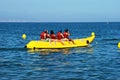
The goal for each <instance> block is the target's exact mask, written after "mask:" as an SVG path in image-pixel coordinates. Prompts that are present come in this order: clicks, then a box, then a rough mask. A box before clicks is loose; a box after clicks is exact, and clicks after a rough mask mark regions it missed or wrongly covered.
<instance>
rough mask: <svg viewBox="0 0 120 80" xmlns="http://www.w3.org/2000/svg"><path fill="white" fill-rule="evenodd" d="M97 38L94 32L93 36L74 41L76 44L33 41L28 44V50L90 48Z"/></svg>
mask: <svg viewBox="0 0 120 80" xmlns="http://www.w3.org/2000/svg"><path fill="white" fill-rule="evenodd" d="M94 38H95V33H94V32H92V33H91V36H89V37H87V38H81V39H73V41H74V43H75V44H73V43H72V42H68V41H63V43H64V45H63V44H61V42H50V41H41V40H32V41H30V42H28V44H26V46H25V47H26V48H28V49H62V48H74V47H85V46H88V45H89V44H90V43H91V42H92V41H93V40H94Z"/></svg>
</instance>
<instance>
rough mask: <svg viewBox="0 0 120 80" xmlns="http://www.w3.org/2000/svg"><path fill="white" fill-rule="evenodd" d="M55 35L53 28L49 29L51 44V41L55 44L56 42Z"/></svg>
mask: <svg viewBox="0 0 120 80" xmlns="http://www.w3.org/2000/svg"><path fill="white" fill-rule="evenodd" d="M56 39H57V38H56V35H55V34H54V31H53V30H51V31H50V40H49V41H50V44H51V42H55V44H56Z"/></svg>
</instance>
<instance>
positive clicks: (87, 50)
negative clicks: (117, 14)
mask: <svg viewBox="0 0 120 80" xmlns="http://www.w3.org/2000/svg"><path fill="white" fill-rule="evenodd" d="M66 28H67V29H69V31H70V33H71V36H70V37H71V38H74V39H76V38H84V37H88V36H90V35H91V32H95V34H96V38H95V40H94V41H93V43H92V44H91V45H89V46H88V47H84V48H72V49H69V50H64V49H63V50H59V51H53V50H52V51H51V50H46V51H42V50H40V51H29V50H27V49H25V48H24V46H25V45H26V44H27V43H28V42H29V41H30V40H39V34H40V32H41V31H43V30H45V29H47V30H49V31H50V30H54V32H55V33H56V32H57V31H59V30H62V31H64V29H66ZM23 33H25V34H26V35H27V38H26V40H23V39H22V38H21V36H22V34H23ZM119 41H120V23H119V22H110V23H104V22H99V23H87V22H86V23H62V22H61V23H57V22H56V23H17V22H16V23H6V22H3V23H2V22H1V23H0V80H120V49H118V47H117V44H118V42H119Z"/></svg>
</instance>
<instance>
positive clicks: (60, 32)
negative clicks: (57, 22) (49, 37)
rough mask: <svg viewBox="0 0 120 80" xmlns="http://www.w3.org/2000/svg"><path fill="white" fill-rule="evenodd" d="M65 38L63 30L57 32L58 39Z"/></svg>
mask: <svg viewBox="0 0 120 80" xmlns="http://www.w3.org/2000/svg"><path fill="white" fill-rule="evenodd" d="M63 38H64V36H63V34H62V31H59V32H58V33H57V39H58V40H61V39H63Z"/></svg>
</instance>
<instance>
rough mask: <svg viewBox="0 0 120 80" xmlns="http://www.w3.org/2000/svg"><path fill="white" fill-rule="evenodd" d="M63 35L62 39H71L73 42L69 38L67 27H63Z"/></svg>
mask: <svg viewBox="0 0 120 80" xmlns="http://www.w3.org/2000/svg"><path fill="white" fill-rule="evenodd" d="M63 36H64V40H67V41H71V42H72V43H73V44H75V43H74V41H73V40H72V39H70V38H69V36H70V33H69V31H68V29H65V31H64V33H63Z"/></svg>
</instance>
